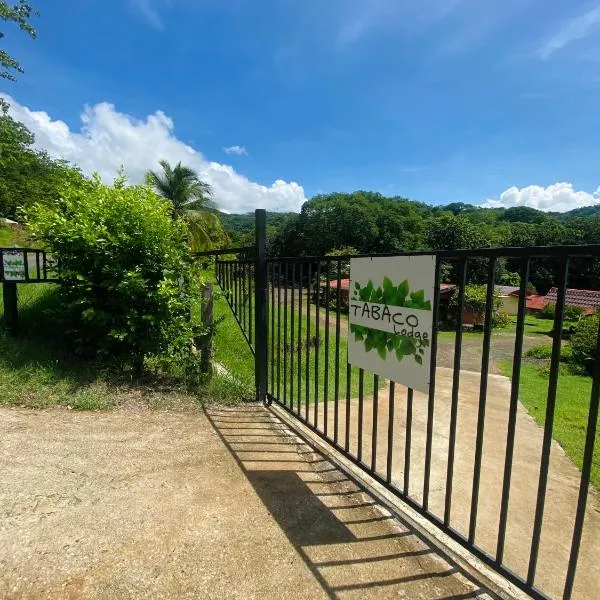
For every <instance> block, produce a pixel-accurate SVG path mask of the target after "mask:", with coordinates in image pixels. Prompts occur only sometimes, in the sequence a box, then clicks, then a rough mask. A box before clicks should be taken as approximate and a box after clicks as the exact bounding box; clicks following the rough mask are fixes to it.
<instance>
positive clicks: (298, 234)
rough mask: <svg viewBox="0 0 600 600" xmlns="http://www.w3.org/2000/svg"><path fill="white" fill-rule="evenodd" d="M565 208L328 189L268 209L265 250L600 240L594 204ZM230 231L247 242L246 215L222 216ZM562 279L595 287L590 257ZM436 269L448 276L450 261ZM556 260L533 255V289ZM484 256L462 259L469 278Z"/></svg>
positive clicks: (513, 265)
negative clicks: (431, 201)
mask: <svg viewBox="0 0 600 600" xmlns="http://www.w3.org/2000/svg"><path fill="white" fill-rule="evenodd" d="M583 215H585V216H582V210H581V209H577V210H574V211H572V212H570V213H562V214H553V213H545V212H542V211H539V210H536V209H534V208H529V207H516V208H509V209H503V208H482V207H478V206H472V205H469V204H465V203H453V204H449V205H447V206H429V205H426V204H423V203H420V202H414V201H411V200H407V199H406V198H400V197H393V198H388V197H385V196H383V195H382V194H379V193H375V192H366V191H357V192H353V193H332V194H322V195H318V196H315V197H314V198H312V199H311V200H309V201H307V202H305V204H304V205H303V206H302V209H301V211H300V213H299V214H296V213H291V214H290V213H285V214H282V215H277V214H275V213H269V214H268V215H267V223H268V224H269V225H268V237H269V248H270V252H271V253H272V254H275V255H279V256H323V255H326V254H330V253H332V252H336V251H338V250H340V249H341V248H344V247H346V246H351V247H353V248H356V250H357V251H358V252H360V253H361V254H370V253H387V252H402V251H410V250H428V249H429V250H452V249H456V248H467V249H475V248H485V247H509V246H554V245H560V244H598V243H600V206H597V207H589V210H585V211H583ZM223 219H224V223H225V225H226V229H227V230H228V232H229V233H230V235H231V236H232V237H234V238H235V239H236V240H240V241H244V240H245V241H248V242H249V243H251V236H252V232H253V229H252V228H253V216H252V215H223ZM571 264H572V268H571V270H570V273H571V274H570V278H569V285H570V286H571V287H581V288H586V289H600V266H599V265H598V264H597V261H585V260H581V259H577V260H573V261H572V263H571ZM444 267H445V268H444V270H443V275H444V277H445V279H446V280H447V281H455V280H456V273H455V267H456V265H452V264H451V263H449V262H448V263H445V264H444ZM519 270H520V263H519V261H518V260H515V259H503V260H500V261H499V270H498V275H497V281H498V283H502V284H505V285H512V284H514V282H515V281H518V279H519V276H518V273H519ZM556 276H557V263H556V261H552V260H549V259H546V260H534V261H532V265H531V281H532V283H533V285H534V286H535V287H536V288H537V289H538V291H539V292H540V293H545V292H547V291H548V289H549V288H550V287H552V286H553V285H554V284H555V283H556ZM486 277H487V261H485V260H482V259H473V260H471V261H469V282H470V283H473V284H477V283H483V282H485V281H486Z"/></svg>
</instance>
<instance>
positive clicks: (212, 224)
mask: <svg viewBox="0 0 600 600" xmlns="http://www.w3.org/2000/svg"><path fill="white" fill-rule="evenodd" d="M159 164H160V166H161V168H162V172H156V171H148V176H147V180H148V183H149V184H150V185H151V186H152V187H153V188H154V190H155V191H156V192H157V193H158V194H159V195H160V196H162V197H163V198H166V199H167V200H168V201H169V203H170V206H171V213H172V215H173V216H174V217H176V218H183V219H185V221H186V222H187V225H188V229H189V231H190V240H191V243H192V249H193V250H195V251H198V250H206V249H208V248H212V247H215V246H217V245H221V244H223V243H225V242H226V241H227V239H228V238H227V234H226V233H225V230H224V229H223V225H222V223H221V221H220V220H219V217H218V215H217V214H216V213H215V212H214V211H211V210H208V209H209V208H211V207H212V206H213V202H212V200H211V196H212V188H211V186H210V185H209V184H208V183H206V182H204V181H201V179H200V178H199V176H198V173H196V171H194V169H191V168H190V167H186V166H184V165H182V164H181V162H178V163H177V164H176V165H175V167H171V165H170V163H169V161H167V160H161V161H160V163H159Z"/></svg>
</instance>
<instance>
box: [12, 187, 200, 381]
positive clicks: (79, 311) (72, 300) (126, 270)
mask: <svg viewBox="0 0 600 600" xmlns="http://www.w3.org/2000/svg"><path fill="white" fill-rule="evenodd" d="M24 216H25V218H26V220H27V223H28V225H29V227H30V229H31V232H32V233H33V235H34V236H35V237H36V238H38V239H40V240H41V241H42V242H43V243H44V244H45V245H46V247H47V249H48V250H49V251H50V252H52V253H53V254H54V255H55V257H56V258H58V261H59V275H60V279H61V300H62V306H61V315H62V320H63V324H64V331H65V334H67V335H68V336H69V338H70V340H71V342H72V344H73V347H74V349H75V351H76V352H78V353H81V354H85V355H96V356H99V357H102V358H106V357H112V358H114V359H116V360H117V361H118V364H120V365H121V366H127V365H129V366H132V367H133V368H134V369H135V370H136V371H139V370H140V369H141V367H142V365H143V361H144V358H146V357H148V356H152V355H154V356H158V355H161V354H162V355H166V356H171V357H174V356H178V355H185V354H189V352H190V348H193V340H194V338H195V336H197V335H199V334H200V333H202V332H201V331H200V329H199V328H198V327H195V326H193V325H192V324H191V322H190V314H191V302H192V298H193V297H194V296H195V289H194V286H195V285H197V278H195V277H193V273H192V264H191V262H190V260H189V251H188V245H187V235H188V233H187V229H186V225H185V223H184V222H183V221H182V220H180V219H175V220H174V219H173V218H172V217H171V214H170V206H169V204H168V203H167V202H166V201H165V200H163V199H162V198H160V197H159V196H157V195H156V194H155V193H154V192H152V191H151V190H150V188H148V187H146V186H134V187H125V186H124V185H123V182H122V181H117V182H115V185H114V187H110V186H106V185H103V184H102V183H101V182H100V181H99V179H98V178H95V179H93V180H92V181H85V182H83V183H80V184H78V185H72V186H67V187H66V188H65V189H64V190H63V191H62V195H61V197H60V198H59V199H57V200H56V201H54V202H53V203H44V204H41V203H40V204H36V205H34V206H33V207H31V208H30V209H28V210H26V211H25V215H24Z"/></svg>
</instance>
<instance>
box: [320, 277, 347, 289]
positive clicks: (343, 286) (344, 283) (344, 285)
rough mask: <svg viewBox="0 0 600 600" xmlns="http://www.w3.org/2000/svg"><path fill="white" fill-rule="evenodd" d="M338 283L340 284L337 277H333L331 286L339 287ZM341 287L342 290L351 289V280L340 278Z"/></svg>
mask: <svg viewBox="0 0 600 600" xmlns="http://www.w3.org/2000/svg"><path fill="white" fill-rule="evenodd" d="M321 285H323V284H321ZM325 285H327V284H325ZM337 285H338V280H337V279H332V280H331V281H330V282H329V287H332V288H336V289H337ZM340 289H341V290H349V289H350V280H349V279H340Z"/></svg>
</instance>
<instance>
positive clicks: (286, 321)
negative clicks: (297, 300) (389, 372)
mask: <svg viewBox="0 0 600 600" xmlns="http://www.w3.org/2000/svg"><path fill="white" fill-rule="evenodd" d="M282 294H283V291H282ZM269 305H270V306H271V292H270V291H269ZM274 309H275V312H274V315H273V317H272V315H271V314H269V316H268V319H269V339H268V357H269V371H268V377H269V391H270V392H271V393H273V394H274V395H275V396H277V397H278V398H279V399H280V400H281V401H282V402H286V403H287V404H292V403H293V405H294V406H297V404H298V388H300V403H301V404H305V403H306V400H307V396H308V402H309V404H312V403H314V402H315V398H316V399H317V400H318V401H319V402H322V401H324V399H325V398H327V400H328V401H329V402H333V400H334V398H335V376H336V369H339V370H338V377H339V399H345V398H346V390H347V384H348V380H347V369H346V365H347V357H348V340H347V337H346V335H345V334H344V333H340V344H339V353H336V335H335V318H336V314H335V311H334V310H330V311H329V319H330V321H329V323H330V327H329V332H328V335H327V328H326V327H325V325H324V323H320V325H319V335H318V337H317V331H316V324H317V321H318V317H317V306H316V305H315V304H312V303H311V305H310V310H309V311H308V315H307V307H306V303H305V301H304V305H303V307H302V312H300V311H299V310H295V309H294V310H292V308H291V295H290V291H289V290H288V306H287V310H285V307H284V305H283V304H278V303H277V301H276V300H275V304H274ZM319 314H320V316H321V318H324V317H325V315H326V309H325V307H322V306H321V307H319ZM340 316H341V319H340V321H342V320H343V316H342V315H340ZM272 318H273V320H272ZM346 319H347V316H346ZM308 320H309V321H310V331H309V330H308V327H307V321H308ZM273 322H274V327H272V323H273ZM292 326H293V327H292ZM292 331H293V334H292ZM272 332H273V335H271V333H272ZM278 334H279V335H278ZM307 334H308V335H307ZM307 338H308V340H307ZM307 355H308V356H307ZM307 363H308V372H309V376H308V380H307V378H306V370H307ZM298 382H300V385H298ZM307 383H308V385H307ZM383 384H384V381H383V378H380V387H381V386H383ZM373 390H374V381H373V376H370V375H368V374H367V375H366V376H365V377H364V387H363V393H364V395H365V396H368V395H372V394H373ZM358 395H359V369H358V368H357V367H352V368H351V370H350V397H351V398H357V397H358Z"/></svg>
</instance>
